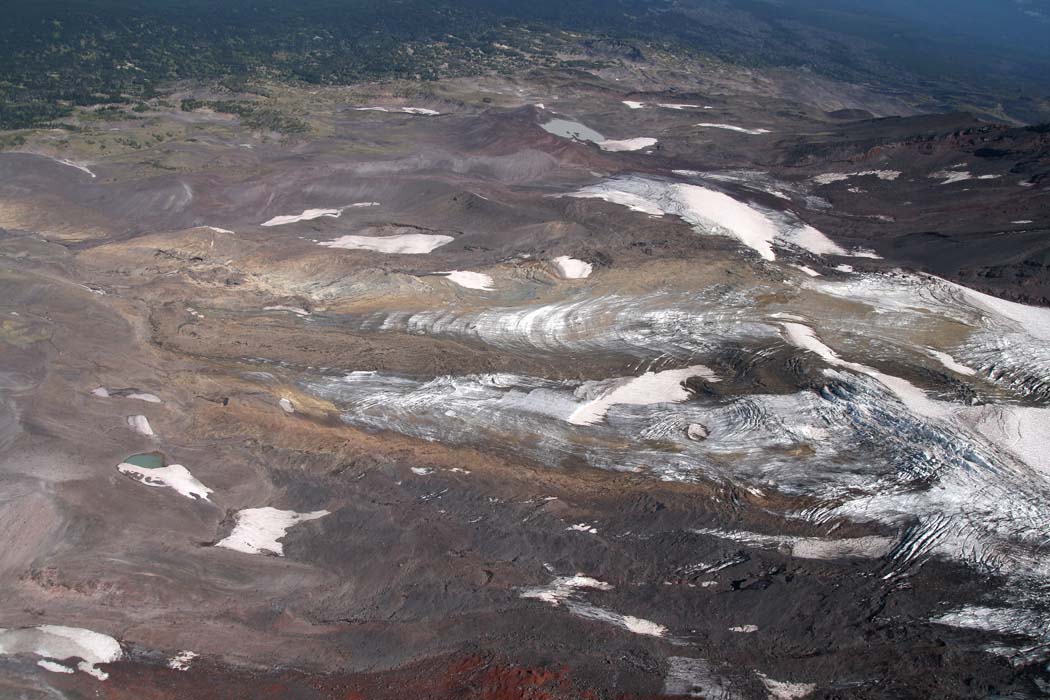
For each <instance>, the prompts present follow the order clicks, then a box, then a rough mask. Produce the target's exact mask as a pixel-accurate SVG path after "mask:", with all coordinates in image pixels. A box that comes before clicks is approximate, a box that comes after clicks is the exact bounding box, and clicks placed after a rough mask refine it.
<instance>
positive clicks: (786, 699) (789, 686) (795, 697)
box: [758, 673, 817, 700]
mask: <svg viewBox="0 0 1050 700" xmlns="http://www.w3.org/2000/svg"><path fill="white" fill-rule="evenodd" d="M758 678H759V680H761V681H762V685H764V686H766V690H768V691H769V697H771V698H773V699H774V700H800V698H804V697H806V696H807V695H809V694H810V693H812V692H813V691H814V690H816V689H817V684H816V683H791V682H790V681H775V680H773V679H772V678H770V677H769V676H767V675H765V674H764V673H759V674H758Z"/></svg>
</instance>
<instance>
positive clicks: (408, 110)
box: [354, 105, 543, 117]
mask: <svg viewBox="0 0 1050 700" xmlns="http://www.w3.org/2000/svg"><path fill="white" fill-rule="evenodd" d="M537 106H538V107H540V109H543V107H542V105H537ZM354 111H356V112H400V113H401V114H418V115H422V116H425V117H433V116H436V115H438V114H441V112H438V111H437V110H433V109H427V108H425V107H354Z"/></svg>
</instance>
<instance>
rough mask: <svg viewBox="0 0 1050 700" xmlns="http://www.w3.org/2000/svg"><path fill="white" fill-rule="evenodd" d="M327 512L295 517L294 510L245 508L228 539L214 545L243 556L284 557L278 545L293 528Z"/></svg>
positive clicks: (282, 550) (238, 516) (265, 507)
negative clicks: (267, 554)
mask: <svg viewBox="0 0 1050 700" xmlns="http://www.w3.org/2000/svg"><path fill="white" fill-rule="evenodd" d="M328 514H329V513H328V511H327V510H315V511H313V512H311V513H296V512H295V511H294V510H278V509H277V508H271V507H270V506H264V507H262V508H246V509H245V510H241V511H238V512H237V515H236V516H235V518H236V521H237V522H236V525H235V526H234V528H233V532H231V533H230V534H229V536H227V537H225V538H224V539H222V540H220V541H219V542H217V543H215V546H216V547H224V548H226V549H232V550H234V551H237V552H244V553H245V554H261V553H263V552H269V553H271V554H275V555H277V556H279V557H283V556H284V546H283V545H282V544H281V543H280V542H279V541H278V540H280V539H282V538H283V537H284V536H285V535H286V534H287V533H288V529H289V528H290V527H292V526H293V525H296V524H298V523H301V522H306V521H308V520H317V519H318V518H323V517H324V516H326V515H328Z"/></svg>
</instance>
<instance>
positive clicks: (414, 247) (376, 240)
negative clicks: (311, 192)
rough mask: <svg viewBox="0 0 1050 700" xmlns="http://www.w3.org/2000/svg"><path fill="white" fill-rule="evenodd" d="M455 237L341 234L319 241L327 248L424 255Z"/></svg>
mask: <svg viewBox="0 0 1050 700" xmlns="http://www.w3.org/2000/svg"><path fill="white" fill-rule="evenodd" d="M454 240H455V239H454V238H453V237H452V236H443V235H439V234H432V233H402V234H398V235H396V236H340V237H339V238H336V239H334V240H331V241H322V242H321V243H318V245H320V246H324V247H325V248H340V249H343V250H371V251H375V252H377V253H389V254H393V255H422V254H424V253H429V252H431V251H432V250H434V249H435V248H440V247H441V246H443V245H445V244H446V243H451V242H452V241H454Z"/></svg>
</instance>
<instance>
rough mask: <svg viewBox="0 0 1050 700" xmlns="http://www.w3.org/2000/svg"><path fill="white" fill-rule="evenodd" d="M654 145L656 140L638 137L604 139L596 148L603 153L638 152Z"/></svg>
mask: <svg viewBox="0 0 1050 700" xmlns="http://www.w3.org/2000/svg"><path fill="white" fill-rule="evenodd" d="M655 145H656V139H654V138H650V137H648V136H639V137H637V138H633V139H622V140H614V139H606V140H604V141H599V142H598V148H600V149H602V150H603V151H614V152H616V151H640V150H642V149H643V148H649V147H650V146H655Z"/></svg>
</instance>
